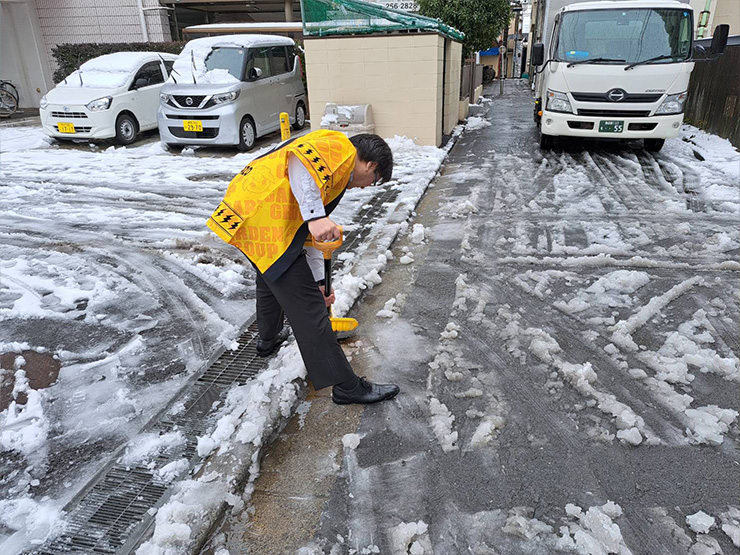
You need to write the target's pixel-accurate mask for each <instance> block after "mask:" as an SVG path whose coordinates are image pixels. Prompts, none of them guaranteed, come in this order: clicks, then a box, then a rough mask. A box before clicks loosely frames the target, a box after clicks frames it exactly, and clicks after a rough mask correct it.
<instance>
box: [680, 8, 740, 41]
mask: <svg viewBox="0 0 740 555" xmlns="http://www.w3.org/2000/svg"><path fill="white" fill-rule="evenodd" d="M689 3H690V4H691V7H692V8H694V30H696V29H697V27H698V26H699V14H700V13H701V12H702V11H703V10H704V8H705V7H706V4H707V2H706V0H689ZM720 23H727V24H728V25H729V26H730V34H731V35H740V1H738V0H712V1H711V4H710V5H709V21H708V24H707V30H706V32H705V33H704V38H706V37H711V36H712V33H713V32H714V28H715V27H716V26H717V25H719V24H720Z"/></svg>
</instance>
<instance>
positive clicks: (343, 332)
mask: <svg viewBox="0 0 740 555" xmlns="http://www.w3.org/2000/svg"><path fill="white" fill-rule="evenodd" d="M339 231H340V235H339V239H335V240H334V241H317V240H316V238H315V237H313V236H311V243H312V244H313V246H314V248H316V249H319V250H320V251H321V253H322V254H323V255H324V296H326V297H329V296H330V295H331V255H332V253H333V252H334V251H335V250H337V249H338V248H339V247H341V246H342V243H343V242H344V239H343V235H344V230H343V229H342V228H341V227H340V228H339ZM329 321H330V322H331V329H332V330H333V331H334V333H336V334H337V336H338V337H339V338H340V339H344V338H346V337H349V335H350V334H349V332H351V331H353V330H354V329H355V328H356V327H357V326H358V325H359V323H358V322H357V320H355V319H354V318H335V317H334V311H333V310H332V308H331V305H329Z"/></svg>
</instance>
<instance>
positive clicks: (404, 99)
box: [304, 34, 462, 145]
mask: <svg viewBox="0 0 740 555" xmlns="http://www.w3.org/2000/svg"><path fill="white" fill-rule="evenodd" d="M448 42H449V43H450V45H452V46H448V48H449V49H450V51H451V52H452V53H453V57H454V55H455V54H454V52H455V51H456V52H457V76H456V77H455V74H454V71H450V72H448V73H450V78H451V79H453V86H449V87H447V89H448V90H446V91H445V92H446V94H445V97H447V98H450V99H451V98H452V97H453V96H454V97H455V104H454V114H451V115H450V117H449V118H446V119H449V120H450V121H452V120H454V123H453V124H452V125H453V126H454V124H456V123H457V112H458V110H457V101H458V97H459V94H460V56H461V53H462V46H461V45H460V44H459V43H453V42H452V41H448ZM455 44H456V45H457V47H455V46H454V45H455ZM304 48H305V51H306V78H307V81H308V98H309V104H310V106H309V109H310V112H311V116H312V117H311V128H312V129H314V130H316V129H319V128H320V126H321V117H322V116H323V114H324V108H325V107H326V103H327V102H337V103H341V104H371V105H372V111H373V116H374V119H375V126H376V128H375V132H376V133H377V134H378V135H381V136H383V137H392V136H393V135H406V136H408V137H411V138H413V139H414V140H416V142H417V143H419V144H425V145H439V144H440V143H441V141H442V120H441V110H442V100H443V99H442V77H443V76H442V65H443V53H444V51H443V48H444V38H443V37H442V36H440V35H436V34H427V35H422V34H419V35H378V36H372V37H341V38H306V40H305V43H304ZM451 65H454V64H451ZM455 79H456V82H455ZM453 89H454V90H453ZM450 108H452V103H450ZM447 113H448V114H450V112H447Z"/></svg>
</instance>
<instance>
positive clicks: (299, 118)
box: [293, 102, 306, 131]
mask: <svg viewBox="0 0 740 555" xmlns="http://www.w3.org/2000/svg"><path fill="white" fill-rule="evenodd" d="M305 125H306V107H305V106H304V105H303V102H299V103H298V106H296V108H295V121H294V122H293V129H295V130H296V131H300V130H301V129H303V127H304V126H305Z"/></svg>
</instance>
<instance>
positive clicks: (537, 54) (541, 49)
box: [532, 42, 545, 66]
mask: <svg viewBox="0 0 740 555" xmlns="http://www.w3.org/2000/svg"><path fill="white" fill-rule="evenodd" d="M544 63H545V45H544V44H542V43H541V42H538V43H536V44H534V45H533V46H532V65H533V66H541V65H542V64H544Z"/></svg>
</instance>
